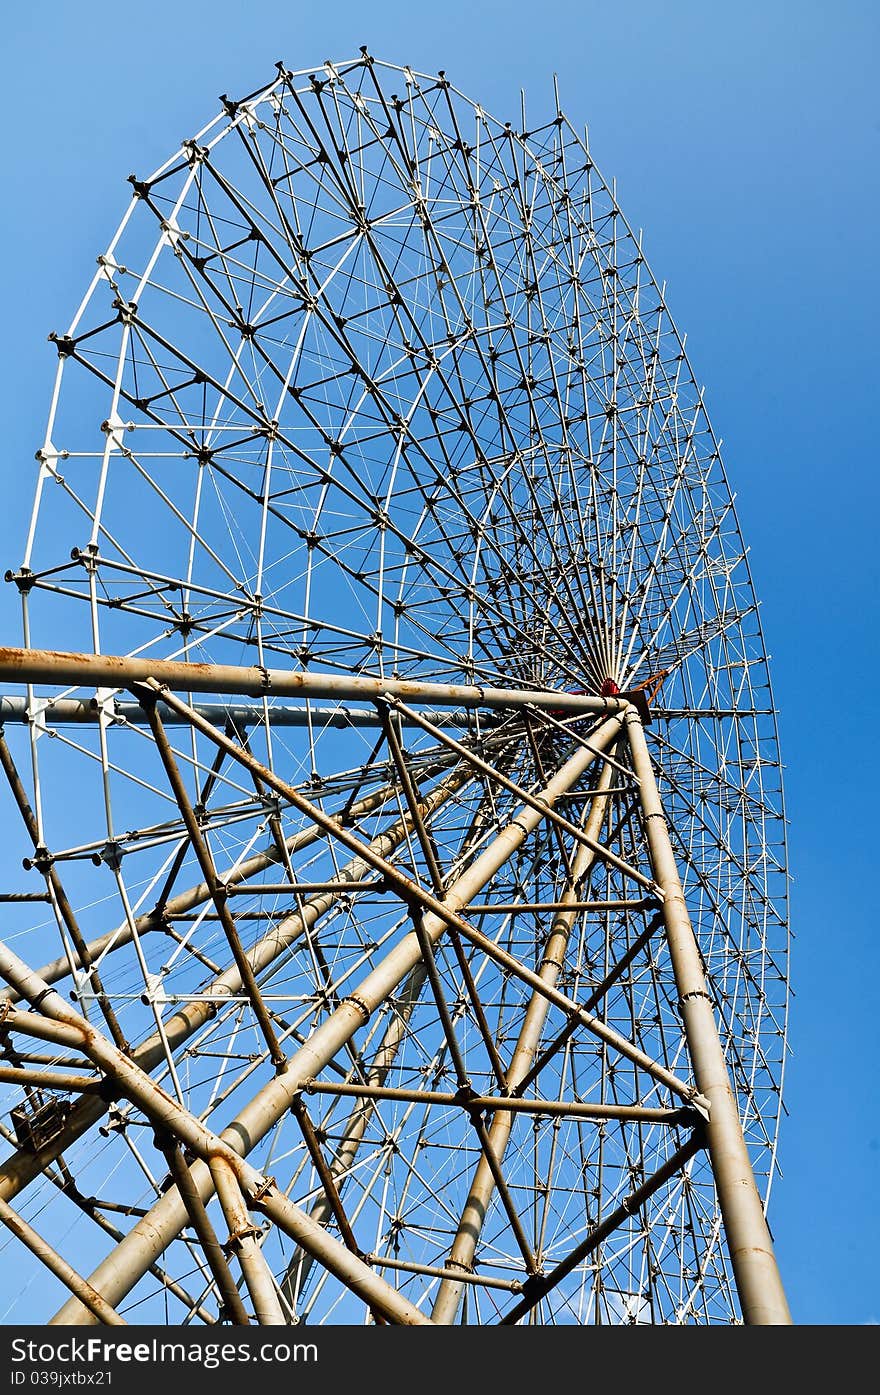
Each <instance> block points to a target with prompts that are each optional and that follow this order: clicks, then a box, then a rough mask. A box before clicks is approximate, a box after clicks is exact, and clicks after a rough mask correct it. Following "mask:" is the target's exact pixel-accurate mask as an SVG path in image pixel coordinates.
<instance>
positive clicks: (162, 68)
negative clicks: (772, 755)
mask: <svg viewBox="0 0 880 1395" xmlns="http://www.w3.org/2000/svg"><path fill="white" fill-rule="evenodd" d="M878 13H880V11H878V7H877V5H876V4H875V3H870V0H863V2H861V3H860V2H859V0H837V3H836V4H834V5H833V6H832V5H829V4H827V3H819V0H801V3H795V2H794V0H740V3H739V4H738V5H724V6H717V5H711V4H706V3H705V0H671V3H669V4H663V5H659V4H657V3H656V0H630V3H628V4H627V5H625V6H624V5H611V4H608V3H607V0H601V2H600V0H568V2H566V3H561V2H558V0H545V2H544V3H543V4H540V5H535V4H524V3H521V2H520V0H505V3H494V0H483V3H481V4H475V3H473V0H447V3H446V4H443V3H438V4H434V5H431V6H420V5H415V4H412V3H404V2H403V0H377V2H376V3H374V4H371V5H364V4H363V3H359V4H355V3H351V0H334V3H333V4H332V5H315V4H310V5H302V4H295V3H291V2H290V0H286V2H285V3H275V0H252V3H250V4H248V5H244V4H241V3H240V0H239V3H231V0H212V4H211V5H210V6H199V7H195V8H192V7H186V6H183V5H180V4H179V3H178V0H151V3H149V4H146V5H145V4H143V3H137V4H135V3H131V0H119V3H117V4H116V5H114V6H113V7H112V8H110V7H107V6H105V5H98V4H94V3H92V2H91V0H81V3H79V4H70V3H64V0H42V3H40V4H39V5H38V6H37V5H35V6H30V7H25V6H16V7H14V8H13V9H10V11H9V12H8V13H7V14H6V16H5V17H4V23H3V29H4V54H3V57H2V58H0V69H2V79H3V81H2V89H3V93H4V107H5V111H4V121H3V123H2V128H0V143H2V169H3V177H4V197H3V203H4V210H3V218H2V223H0V248H2V255H0V268H2V271H0V274H2V279H3V311H4V314H3V324H4V329H3V334H2V340H0V353H2V383H3V398H4V402H5V407H4V412H3V417H4V422H5V432H4V441H3V466H2V468H3V474H4V504H3V509H2V510H0V571H2V570H3V569H5V568H6V567H7V566H15V565H17V564H18V561H19V560H20V555H21V539H22V529H23V527H24V520H25V516H26V510H27V508H28V506H29V502H30V497H31V492H32V483H33V453H34V450H35V449H36V447H37V445H38V444H39V442H40V439H41V435H42V431H43V426H44V422H45V417H46V411H47V405H48V393H49V387H50V382H51V375H52V371H53V366H54V360H55V354H54V350H51V351H50V346H49V345H48V344H47V343H46V334H47V332H48V331H49V330H50V329H57V330H59V331H62V330H63V329H64V328H65V327H66V324H67V322H68V320H69V319H70V317H71V314H72V312H73V310H74V308H75V304H76V303H77V301H78V299H79V297H80V296H81V294H82V292H83V290H84V288H85V285H86V282H87V279H88V277H89V276H90V274H91V270H92V268H93V266H94V258H95V256H96V254H97V253H98V251H100V250H101V248H102V247H103V246H104V245H105V244H106V241H107V238H108V236H109V234H110V232H111V230H112V229H113V227H115V225H116V223H117V222H118V219H119V217H120V216H121V213H122V211H123V208H124V206H125V203H126V201H127V198H128V186H127V185H126V184H125V178H126V176H127V175H128V174H129V173H130V172H132V171H134V172H136V173H138V174H141V175H144V174H146V173H148V172H149V171H150V170H151V169H152V168H154V167H155V166H156V165H157V164H159V163H160V161H161V160H162V159H164V158H165V157H166V156H167V155H168V154H170V153H171V151H172V150H173V149H174V148H175V147H176V145H177V144H178V143H179V141H180V139H181V138H182V137H185V136H189V135H192V134H194V133H195V131H196V130H197V129H198V128H199V127H200V126H201V125H203V124H204V123H205V122H206V121H207V120H208V119H209V118H210V117H211V116H213V115H214V113H215V111H216V110H217V100H216V99H217V96H218V94H219V93H221V92H228V93H229V94H230V95H233V96H235V95H237V94H239V93H244V92H247V91H249V90H251V89H253V88H255V87H257V86H259V85H260V84H262V83H263V82H265V81H266V80H267V79H268V78H269V77H270V76H271V74H272V71H273V64H274V62H275V60H276V59H279V58H282V59H283V60H284V61H285V63H286V64H287V65H288V66H289V67H291V68H300V67H308V66H311V65H312V64H315V65H317V64H319V63H320V62H322V61H323V60H325V59H327V58H330V59H337V58H341V57H346V56H349V55H351V54H354V53H356V52H357V49H358V48H359V46H360V45H361V44H367V45H368V47H369V48H370V50H371V51H372V52H373V53H374V54H376V55H377V56H379V57H383V58H387V59H389V60H390V61H393V62H400V63H409V64H411V65H412V66H413V67H416V68H419V69H421V70H423V71H426V72H432V71H435V70H436V69H438V68H445V69H446V70H447V72H448V74H449V76H450V77H451V78H452V80H453V81H454V82H455V83H456V85H457V86H459V87H460V88H462V89H463V90H464V91H465V92H467V93H468V94H469V95H471V96H472V97H473V98H474V99H476V100H478V101H480V102H481V103H482V104H483V105H484V106H485V107H486V108H487V110H490V111H491V112H492V113H493V114H494V115H496V116H498V117H500V118H501V119H510V120H511V121H512V122H513V123H514V124H517V122H518V114H519V100H520V98H519V91H520V88H521V87H523V88H525V90H526V94H527V101H528V106H529V109H530V110H533V111H534V112H535V114H536V115H538V114H540V113H541V112H542V111H543V112H546V111H547V110H548V108H549V105H550V101H551V92H552V89H551V74H552V73H553V72H554V71H555V72H556V73H557V74H558V76H559V81H560V86H561V92H562V103H563V107H564V109H565V110H566V111H567V113H568V114H569V116H570V117H571V119H572V120H573V121H575V122H581V123H583V122H586V123H588V124H589V127H590V136H591V147H592V153H593V155H594V157H595V159H596V161H597V163H598V165H599V168H600V169H601V170H602V172H603V174H604V175H605V176H606V177H607V178H609V179H610V178H611V177H612V176H615V177H616V178H617V192H618V197H619V200H620V203H621V205H622V207H623V209H624V212H625V213H626V215H627V217H628V219H629V220H630V222H631V223H632V224H634V225H637V226H642V227H644V229H645V252H646V255H647V257H648V260H649V263H650V265H651V267H652V269H653V271H654V273H655V275H656V276H657V277H658V279H660V280H663V279H665V280H666V282H667V287H668V303H669V306H670V308H671V310H672V313H673V315H674V317H675V319H676V321H677V323H678V325H679V328H680V329H682V330H683V331H686V332H687V334H688V350H689V354H690V357H691V361H692V363H693V366H694V370H695V373H696V375H697V378H698V380H699V381H700V382H705V384H706V387H707V397H706V400H707V404H708V408H709V412H710V415H711V417H712V420H713V423H714V425H715V429H716V431H717V432H719V433H720V435H721V436H723V438H724V447H723V454H724V458H725V462H726V465H727V469H728V473H729V476H730V479H731V482H732V485H733V488H734V489H735V490H736V491H737V507H738V510H739V515H740V521H741V524H742V528H743V533H744V535H745V537H746V541H747V542H748V543H750V545H751V549H752V551H751V561H752V569H753V575H754V579H755V585H756V589H757V591H758V594H759V596H760V597H761V599H762V600H763V611H762V615H763V625H764V630H765V635H766V639H767V643H768V648H769V650H770V653H771V655H772V673H773V680H774V685H775V690H776V699H777V703H778V706H779V708H780V711H781V735H782V744H783V757H784V760H785V762H786V767H787V769H786V793H787V800H788V813H789V817H790V822H791V830H790V834H791V848H790V852H791V869H792V872H793V875H794V884H793V888H792V892H793V900H792V904H793V923H794V929H795V933H796V936H797V938H796V940H795V943H794V958H793V981H794V987H795V992H796V997H795V998H794V1001H793V1006H792V1017H791V1044H792V1048H793V1055H792V1057H791V1060H790V1063H789V1071H788V1079H787V1092H786V1103H787V1107H788V1110H789V1113H790V1118H788V1119H787V1120H785V1121H784V1125H783V1131H782V1142H781V1153H780V1158H781V1163H782V1169H783V1173H784V1176H783V1177H782V1178H781V1179H780V1180H778V1181H777V1184H776V1190H775V1192H774V1198H773V1205H772V1210H771V1224H772V1227H773V1231H774V1234H775V1238H776V1241H777V1246H778V1251H779V1257H780V1262H781V1265H782V1269H783V1276H784V1279H785V1281H786V1284H787V1287H788V1291H789V1297H790V1301H791V1306H792V1309H793V1312H794V1316H795V1318H796V1320H798V1321H800V1322H807V1323H831V1324H842V1323H858V1324H862V1323H876V1322H880V1289H878V1281H877V1264H876V1255H877V1253H878V1252H880V1233H878V1231H880V1227H878V1212H880V1207H878V1201H877V1196H878V1190H880V1188H878V1182H880V1178H878V1160H880V1122H878V1116H880V1111H878V1105H880V1099H878V1086H877V1078H878V1068H880V1061H878V1046H877V1030H878V1022H880V1002H878V982H880V973H878V968H880V965H878V935H877V918H878V917H877V911H876V906H875V896H874V894H873V893H872V891H871V886H872V882H873V877H872V873H874V872H875V870H876V868H877V865H878V857H877V844H876V839H877V822H878V821H877V816H876V794H875V791H876V789H877V786H878V783H880V781H878V776H880V770H878V764H880V762H878V757H877V742H876V739H875V738H874V736H873V724H874V722H875V716H874V700H875V694H876V691H877V682H878V673H877V669H878V653H877V628H878V626H877V599H878V597H877V592H878V585H877V579H878V563H877V557H878V552H880V549H878V545H877V526H878V524H877V521H878V484H877V480H878V468H877V466H878V462H877V447H876V439H875V431H874V427H875V421H876V401H877V399H876V390H875V384H876V380H877V375H878V367H880V364H878V352H877V344H878V332H877V325H878V323H880V304H878V300H880V297H878V278H877V271H876V238H877V227H878V215H880V208H878V202H880V200H878V169H880V161H878V142H880V98H878V88H877V81H876V75H877V70H878V59H880V44H878V33H880V20H878ZM872 389H874V391H873V393H872ZM872 397H873V400H872ZM0 636H8V637H9V638H10V640H11V641H12V642H17V638H18V630H17V623H16V608H15V604H14V597H13V595H11V594H9V588H4V589H3V590H2V591H0Z"/></svg>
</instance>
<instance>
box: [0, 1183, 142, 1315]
mask: <svg viewBox="0 0 880 1395" xmlns="http://www.w3.org/2000/svg"><path fill="white" fill-rule="evenodd" d="M0 1221H2V1222H3V1224H4V1225H5V1226H6V1227H7V1229H9V1230H11V1231H12V1234H13V1235H15V1236H16V1237H17V1238H18V1239H19V1240H20V1241H21V1242H22V1244H23V1245H27V1247H28V1249H29V1250H30V1251H31V1254H34V1255H36V1257H37V1259H38V1260H39V1261H40V1262H41V1264H45V1266H46V1268H47V1269H49V1270H51V1272H52V1273H53V1274H54V1275H55V1277H56V1279H60V1280H61V1282H62V1283H63V1284H64V1285H65V1287H67V1288H69V1289H70V1291H71V1293H73V1294H75V1295H76V1297H77V1298H78V1299H79V1301H80V1302H81V1303H84V1304H85V1306H86V1307H87V1308H88V1310H89V1312H90V1313H92V1314H93V1315H94V1317H95V1318H97V1320H98V1322H103V1323H105V1324H106V1325H107V1326H108V1327H125V1326H126V1321H125V1318H123V1317H120V1316H119V1313H117V1311H116V1309H115V1308H113V1307H111V1305H110V1304H109V1303H108V1302H107V1300H106V1298H103V1297H102V1296H101V1294H100V1293H98V1291H97V1289H95V1288H93V1287H92V1285H91V1284H90V1283H88V1282H87V1281H86V1280H85V1279H84V1278H83V1277H82V1275H81V1274H78V1273H77V1272H76V1270H75V1269H74V1268H72V1266H71V1265H69V1264H68V1263H67V1260H66V1259H64V1258H62V1256H61V1255H60V1254H58V1252H57V1250H53V1248H52V1246H51V1245H49V1244H48V1243H47V1242H46V1241H45V1240H44V1239H43V1237H42V1235H40V1234H38V1232H37V1231H36V1230H34V1228H33V1226H30V1225H28V1223H27V1221H26V1220H25V1219H24V1217H23V1216H20V1215H19V1214H18V1212H17V1211H13V1209H12V1207H11V1206H9V1205H7V1203H6V1202H5V1201H0Z"/></svg>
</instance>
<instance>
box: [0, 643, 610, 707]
mask: <svg viewBox="0 0 880 1395" xmlns="http://www.w3.org/2000/svg"><path fill="white" fill-rule="evenodd" d="M150 679H153V680H154V681H155V682H157V683H161V684H167V686H168V687H169V688H177V689H179V690H180V691H181V692H189V693H242V694H244V693H246V694H248V695H249V696H251V697H260V698H262V697H291V698H299V699H305V698H336V699H345V698H359V699H361V701H366V702H372V701H373V700H374V699H375V698H381V697H383V696H384V695H385V694H386V693H390V694H391V695H392V696H393V697H399V698H403V700H404V701H405V702H423V701H424V702H429V703H436V704H437V706H438V707H466V708H478V707H487V708H491V709H495V710H498V709H504V708H515V707H522V706H524V705H525V704H526V703H529V704H531V705H532V706H534V707H548V708H551V709H552V710H553V711H556V712H569V713H571V714H572V715H574V714H575V713H578V712H580V713H593V714H594V715H595V716H596V717H610V716H613V715H614V714H615V713H618V712H622V711H623V709H624V707H625V706H626V701H625V699H622V698H613V697H608V698H603V697H588V696H586V695H584V694H582V693H564V692H547V691H544V690H541V689H537V690H533V689H531V688H479V687H476V686H475V685H470V684H462V683H427V682H425V683H423V682H420V681H419V680H417V679H409V678H367V677H363V676H360V675H356V674H347V673H346V674H337V673H314V672H313V671H312V670H311V669H308V670H306V669H300V670H291V669H269V668H255V667H250V668H249V667H237V666H235V665H232V664H188V663H183V662H181V661H179V660H174V659H152V658H148V657H143V656H141V657H138V658H129V657H127V656H125V655H119V654H73V653H66V652H61V651H58V650H54V649H20V648H14V647H11V646H6V647H2V648H0V683H52V684H75V685H77V686H86V685H88V686H89V687H96V688H129V687H131V685H132V684H134V683H146V682H148V681H149V680H150Z"/></svg>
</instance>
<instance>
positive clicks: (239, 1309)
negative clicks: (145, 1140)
mask: <svg viewBox="0 0 880 1395" xmlns="http://www.w3.org/2000/svg"><path fill="white" fill-rule="evenodd" d="M159 1146H160V1148H161V1150H162V1152H163V1153H164V1155H165V1158H166V1161H167V1163H168V1168H169V1171H170V1173H171V1176H172V1177H173V1179H174V1183H175V1185H176V1187H177V1190H178V1192H179V1193H180V1199H181V1201H182V1202H183V1204H184V1206H185V1207H186V1211H187V1215H188V1216H189V1219H190V1223H191V1225H192V1228H193V1230H194V1231H195V1233H196V1235H197V1236H198V1240H199V1244H200V1245H201V1247H202V1252H203V1253H204V1256H205V1259H206V1260H207V1262H208V1268H209V1269H210V1270H211V1273H212V1274H213V1276H214V1282H215V1283H216V1285H217V1292H218V1293H219V1295H220V1303H221V1306H222V1307H223V1308H224V1309H225V1311H226V1315H227V1316H228V1317H229V1318H230V1320H231V1321H232V1322H233V1323H235V1324H236V1326H238V1327H248V1326H249V1325H250V1319H249V1318H248V1315H247V1310H246V1308H245V1306H244V1304H243V1303H242V1301H241V1294H240V1293H239V1291H238V1289H237V1288H236V1286H235V1280H234V1279H233V1277H232V1274H231V1273H230V1270H229V1265H228V1264H227V1262H226V1256H225V1254H224V1253H223V1250H222V1247H221V1245H220V1241H219V1240H218V1239H217V1234H216V1232H215V1230H214V1227H213V1225H212V1224H211V1218H210V1216H209V1215H208V1212H207V1211H206V1210H205V1203H204V1202H203V1201H202V1198H201V1197H200V1196H199V1192H198V1188H197V1187H196V1186H195V1184H194V1182H193V1179H192V1175H191V1173H190V1170H189V1165H188V1163H187V1161H186V1159H185V1158H184V1156H183V1154H182V1153H181V1151H180V1149H179V1147H178V1146H177V1142H176V1140H175V1139H173V1138H168V1139H165V1140H162V1141H161V1142H160V1143H159Z"/></svg>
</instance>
